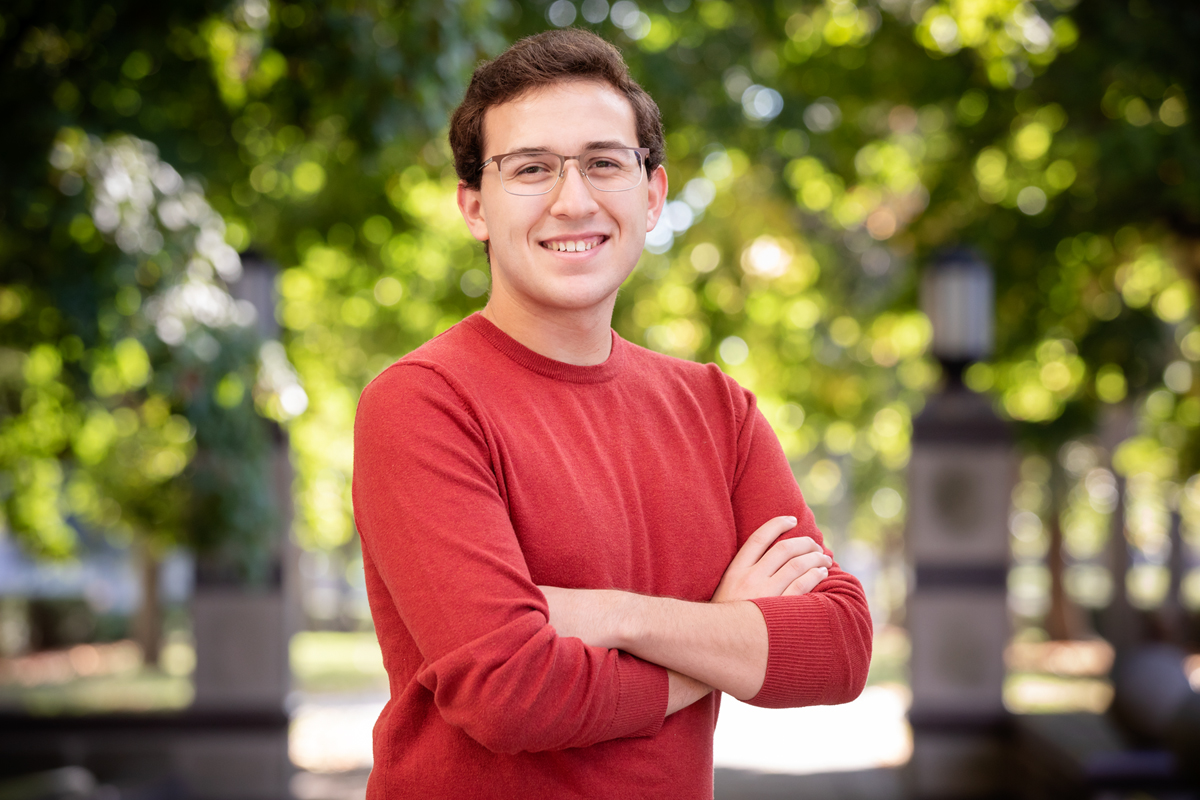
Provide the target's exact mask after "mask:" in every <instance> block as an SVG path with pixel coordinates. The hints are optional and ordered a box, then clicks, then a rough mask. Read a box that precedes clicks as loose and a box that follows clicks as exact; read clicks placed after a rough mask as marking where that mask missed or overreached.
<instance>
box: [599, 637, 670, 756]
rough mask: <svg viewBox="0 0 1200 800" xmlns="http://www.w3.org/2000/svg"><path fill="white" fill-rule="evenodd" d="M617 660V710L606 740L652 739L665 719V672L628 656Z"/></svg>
mask: <svg viewBox="0 0 1200 800" xmlns="http://www.w3.org/2000/svg"><path fill="white" fill-rule="evenodd" d="M617 659H618V660H617V680H618V681H619V682H620V687H619V691H618V693H617V711H616V713H615V714H614V715H613V720H612V724H611V725H610V726H609V729H608V734H607V735H606V736H605V738H606V739H617V738H620V737H626V736H654V735H655V734H657V733H658V732H659V730H661V729H662V726H663V722H664V721H665V720H666V718H667V700H668V694H669V693H670V689H669V687H668V681H667V671H666V670H665V669H663V668H662V667H660V666H658V665H656V664H651V663H650V662H649V661H642V660H641V659H640V658H635V657H634V656H631V655H629V654H628V653H621V654H619V655H618V656H617Z"/></svg>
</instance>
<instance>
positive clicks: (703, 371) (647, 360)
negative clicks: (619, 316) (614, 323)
mask: <svg viewBox="0 0 1200 800" xmlns="http://www.w3.org/2000/svg"><path fill="white" fill-rule="evenodd" d="M624 344H625V346H626V347H627V348H628V351H627V352H628V358H629V362H630V366H631V368H632V370H633V371H634V372H635V373H636V374H637V375H638V376H639V377H640V378H641V379H642V380H646V381H652V382H654V383H655V384H656V385H657V386H659V387H660V388H662V389H664V390H667V391H668V392H671V393H672V394H680V393H682V394H684V395H686V396H688V397H690V398H693V399H694V400H695V401H697V402H699V403H700V404H701V405H704V406H706V407H711V406H712V405H717V406H720V407H723V408H725V409H727V410H728V411H730V412H732V414H733V416H734V417H735V418H736V419H737V420H738V421H739V423H740V421H741V420H743V419H744V418H745V415H746V412H747V411H748V410H749V409H750V408H751V407H752V406H753V405H754V404H755V400H754V394H753V393H752V392H751V391H750V390H749V389H746V388H744V387H743V386H741V385H740V384H739V383H738V382H737V381H736V380H734V379H733V378H732V377H730V376H729V375H726V374H725V373H724V372H723V371H722V370H721V368H720V367H718V366H717V365H716V364H713V363H711V362H709V363H704V364H701V363H698V362H695V361H687V360H685V359H682V358H676V357H675V356H669V355H665V354H663V353H659V352H656V351H654V350H650V349H648V348H645V347H640V346H638V345H636V344H633V343H631V342H628V341H626V342H625V343H624Z"/></svg>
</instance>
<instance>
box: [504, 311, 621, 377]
mask: <svg viewBox="0 0 1200 800" xmlns="http://www.w3.org/2000/svg"><path fill="white" fill-rule="evenodd" d="M613 299H614V300H615V296H614V298H613ZM605 306H606V307H605V308H588V309H581V310H578V311H573V310H568V311H546V310H543V309H530V308H524V307H522V306H519V305H516V304H513V303H509V302H504V300H503V299H502V298H501V297H499V296H498V295H497V294H495V293H494V294H493V295H492V297H491V298H489V300H488V304H487V305H486V306H485V307H484V309H483V316H484V317H486V318H487V319H488V321H489V322H491V323H492V324H493V325H495V326H496V327H497V328H499V329H500V330H502V331H504V332H505V333H507V334H508V335H509V336H511V337H512V338H514V339H516V340H517V341H518V342H520V343H521V344H523V345H525V346H526V347H528V348H529V349H530V350H532V351H533V352H535V353H537V354H538V355H542V356H545V357H546V358H552V359H554V360H555V361H562V362H563V363H565V364H574V365H576V366H583V367H588V366H595V365H596V364H603V363H604V362H605V361H606V360H608V356H609V353H610V352H611V351H612V332H611V327H612V310H613V303H612V302H609V303H606V304H605Z"/></svg>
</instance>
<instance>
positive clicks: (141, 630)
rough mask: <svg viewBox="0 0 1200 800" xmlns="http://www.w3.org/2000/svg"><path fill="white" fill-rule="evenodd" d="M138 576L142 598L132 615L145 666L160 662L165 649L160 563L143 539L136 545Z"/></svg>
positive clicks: (135, 639) (155, 664)
mask: <svg viewBox="0 0 1200 800" xmlns="http://www.w3.org/2000/svg"><path fill="white" fill-rule="evenodd" d="M135 549H136V553H137V565H138V573H139V576H138V577H139V578H140V579H141V583H142V600H141V605H140V606H138V610H137V614H136V615H135V616H134V618H133V631H132V632H133V638H134V641H136V642H137V643H138V646H139V647H141V649H142V659H143V663H145V664H146V666H155V667H156V666H158V657H159V655H160V654H161V653H162V638H163V637H162V622H163V621H162V606H161V604H160V602H159V571H160V570H159V567H160V566H161V564H160V562H159V559H158V555H157V553H155V551H154V548H153V547H152V546H151V545H150V544H148V543H146V542H141V543H139V544H138V545H137V546H136V548H135Z"/></svg>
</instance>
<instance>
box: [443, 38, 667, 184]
mask: <svg viewBox="0 0 1200 800" xmlns="http://www.w3.org/2000/svg"><path fill="white" fill-rule="evenodd" d="M568 80H594V81H599V82H601V83H607V84H609V85H610V86H612V87H613V88H614V89H616V90H617V91H618V92H620V93H621V94H622V95H624V96H625V98H626V99H627V100H629V104H630V105H631V106H633V116H634V120H635V124H636V127H637V138H638V146H639V147H646V148H649V149H650V155H649V156H648V157H647V158H646V172H647V174H649V173H652V172H654V170H655V169H656V168H657V167H658V165H659V164H661V163H662V162H663V156H664V151H665V148H664V145H663V128H662V116H661V114H660V113H659V110H658V105H657V104H656V103H655V102H654V100H653V99H652V98H651V97H650V95H648V94H647V93H646V90H645V89H643V88H642V87H641V86H639V85H638V83H637V81H635V80H634V79H633V78H631V77H630V75H629V67H628V66H626V64H625V59H623V58H622V57H621V52H620V51H619V50H617V48H615V47H613V46H612V45H611V44H609V43H608V42H606V41H604V40H603V39H601V38H600V37H599V36H597V35H596V34H594V33H592V32H590V31H585V30H580V29H578V28H564V29H562V30H551V31H546V32H544V33H539V34H537V35H536V36H530V37H527V38H525V39H521V40H520V41H518V42H516V43H515V44H513V46H512V47H510V48H508V49H507V50H505V51H504V52H503V53H501V54H500V55H499V56H497V57H496V58H494V59H493V60H491V61H487V62H484V63H483V64H481V65H480V66H479V67H478V68H477V69H476V70H475V74H474V75H472V76H471V83H470V85H469V86H468V87H467V94H466V96H465V97H463V101H462V103H461V104H460V105H459V107H458V108H457V109H455V111H454V116H452V117H451V118H450V149H451V150H452V151H453V152H454V170H455V172H457V173H458V177H459V180H461V181H462V182H463V183H465V184H466V185H467V186H468V187H470V188H472V189H478V188H479V183H480V178H481V175H480V169H479V165H480V164H481V163H482V162H483V116H484V114H485V113H486V112H487V110H488V109H489V108H491V107H492V106H497V105H500V104H501V103H506V102H508V101H509V100H514V99H516V98H518V97H520V96H521V95H523V94H525V93H526V92H529V91H532V90H534V89H538V88H541V87H543V86H548V85H550V84H553V83H559V82H561V81H568Z"/></svg>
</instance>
